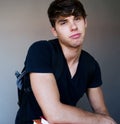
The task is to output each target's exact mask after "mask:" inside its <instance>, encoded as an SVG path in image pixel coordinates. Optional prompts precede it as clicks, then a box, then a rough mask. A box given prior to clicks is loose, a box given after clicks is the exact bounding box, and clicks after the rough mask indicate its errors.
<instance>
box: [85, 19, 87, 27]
mask: <svg viewBox="0 0 120 124" xmlns="http://www.w3.org/2000/svg"><path fill="white" fill-rule="evenodd" d="M85 27H86V28H87V19H86V18H85Z"/></svg>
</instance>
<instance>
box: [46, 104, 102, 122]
mask: <svg viewBox="0 0 120 124" xmlns="http://www.w3.org/2000/svg"><path fill="white" fill-rule="evenodd" d="M100 118H102V115H99V114H95V113H91V112H87V111H84V110H82V109H80V108H77V107H72V106H69V105H64V104H61V105H60V106H57V107H56V109H54V110H53V112H51V115H48V116H46V119H47V120H48V121H49V122H50V124H52V123H53V124H54V123H55V124H99V120H100ZM100 124H102V123H100Z"/></svg>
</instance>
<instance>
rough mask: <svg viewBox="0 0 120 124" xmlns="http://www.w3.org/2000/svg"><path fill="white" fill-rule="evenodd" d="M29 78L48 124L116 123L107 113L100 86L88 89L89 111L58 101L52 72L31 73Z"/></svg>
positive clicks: (57, 92)
mask: <svg viewBox="0 0 120 124" xmlns="http://www.w3.org/2000/svg"><path fill="white" fill-rule="evenodd" d="M30 80H31V86H32V90H33V93H34V95H35V97H36V99H37V102H38V104H39V106H40V108H41V109H42V112H43V114H44V116H45V118H46V119H47V120H48V122H49V123H50V124H116V122H115V121H114V120H113V119H112V118H111V117H110V116H109V114H108V111H107V109H106V106H105V104H104V98H103V94H102V91H101V88H100V87H98V88H90V89H88V99H89V101H90V103H91V107H92V108H93V113H91V112H88V111H84V110H82V109H80V108H77V107H73V106H69V105H66V104H63V103H61V102H60V95H59V91H58V88H57V85H56V80H55V78H54V75H53V74H51V73H31V74H30Z"/></svg>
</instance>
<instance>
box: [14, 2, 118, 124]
mask: <svg viewBox="0 0 120 124" xmlns="http://www.w3.org/2000/svg"><path fill="white" fill-rule="evenodd" d="M48 16H49V19H50V22H51V25H52V33H53V35H54V36H55V37H57V39H54V40H52V41H53V42H54V44H55V45H56V46H57V49H58V51H59V52H58V53H61V54H62V60H61V62H62V61H63V62H62V63H63V65H62V66H61V67H62V73H61V75H60V77H59V78H57V77H56V75H55V73H54V69H53V67H52V52H51V51H52V49H54V48H53V47H51V45H50V42H51V41H40V42H36V43H34V44H33V45H32V46H31V47H30V49H29V51H28V55H27V58H26V61H25V67H26V71H27V73H28V74H29V77H30V84H31V88H32V91H33V94H34V96H35V98H36V101H37V102H36V101H35V99H33V100H32V101H34V104H33V105H32V103H31V104H30V106H31V110H29V115H24V116H25V117H24V119H22V116H23V114H22V112H23V111H25V110H24V109H23V108H24V105H25V104H24V105H22V107H23V108H22V107H21V108H20V110H19V111H18V115H17V118H16V124H19V123H20V124H32V120H33V119H38V118H39V117H40V116H44V117H45V118H46V120H47V121H48V122H49V123H50V124H116V122H115V121H114V120H113V119H112V118H111V117H110V116H109V113H108V111H107V108H106V106H105V103H104V98H103V93H102V90H101V88H100V86H101V84H102V80H101V72H100V68H99V65H98V63H97V62H96V60H95V59H94V58H93V57H92V56H91V55H90V54H88V53H87V52H85V51H84V50H82V44H83V41H84V36H85V30H86V27H87V20H86V12H85V10H84V7H83V5H82V4H81V3H80V1H79V0H55V1H53V2H52V3H51V5H50V7H49V9H48ZM56 61H57V60H56ZM84 93H86V94H87V96H88V99H89V101H90V105H91V107H92V109H93V112H88V111H85V110H83V109H82V108H77V107H76V103H77V101H78V100H79V99H80V98H81V97H82V96H83V94H84ZM31 96H32V95H31ZM37 103H38V104H37ZM21 109H22V110H21ZM26 111H27V109H26ZM19 120H21V121H19Z"/></svg>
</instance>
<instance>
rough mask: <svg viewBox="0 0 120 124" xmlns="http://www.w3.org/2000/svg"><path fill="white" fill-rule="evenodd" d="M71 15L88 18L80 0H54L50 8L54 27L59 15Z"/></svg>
mask: <svg viewBox="0 0 120 124" xmlns="http://www.w3.org/2000/svg"><path fill="white" fill-rule="evenodd" d="M70 15H74V16H82V17H83V18H84V19H85V18H86V12H85V9H84V7H83V5H82V3H81V2H80V1H79V0H54V1H53V2H52V3H51V4H50V6H49V8H48V17H49V20H50V23H51V25H52V26H53V27H55V22H56V19H57V18H58V17H60V16H63V17H67V16H70Z"/></svg>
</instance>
